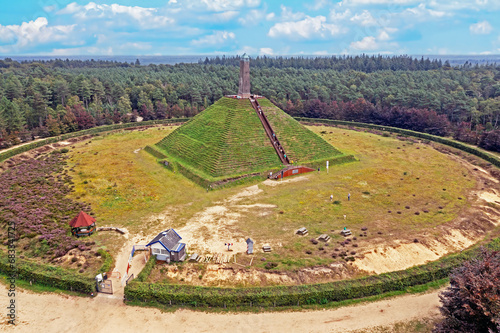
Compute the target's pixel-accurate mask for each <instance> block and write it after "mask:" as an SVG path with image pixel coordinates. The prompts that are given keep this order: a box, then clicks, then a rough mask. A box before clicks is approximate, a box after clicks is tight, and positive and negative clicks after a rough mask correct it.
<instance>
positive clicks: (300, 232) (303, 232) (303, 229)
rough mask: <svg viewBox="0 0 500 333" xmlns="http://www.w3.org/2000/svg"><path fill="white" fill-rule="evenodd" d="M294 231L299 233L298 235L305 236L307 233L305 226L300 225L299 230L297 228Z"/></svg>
mask: <svg viewBox="0 0 500 333" xmlns="http://www.w3.org/2000/svg"><path fill="white" fill-rule="evenodd" d="M295 233H296V234H297V235H300V236H305V235H307V234H308V233H309V231H308V230H307V229H306V228H305V227H302V228H300V229H299V230H297V231H296V232H295Z"/></svg>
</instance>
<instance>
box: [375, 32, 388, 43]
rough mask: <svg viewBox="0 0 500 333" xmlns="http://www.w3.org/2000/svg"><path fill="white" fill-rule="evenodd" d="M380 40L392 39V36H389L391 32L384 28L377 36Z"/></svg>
mask: <svg viewBox="0 0 500 333" xmlns="http://www.w3.org/2000/svg"><path fill="white" fill-rule="evenodd" d="M377 39H378V40H381V41H386V40H389V39H391V37H390V36H389V34H388V33H387V31H385V30H382V31H381V32H380V33H379V35H378V37H377Z"/></svg>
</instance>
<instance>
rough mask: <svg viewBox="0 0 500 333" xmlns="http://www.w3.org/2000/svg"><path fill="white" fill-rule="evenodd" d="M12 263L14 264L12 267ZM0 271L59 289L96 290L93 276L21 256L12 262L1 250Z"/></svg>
mask: <svg viewBox="0 0 500 333" xmlns="http://www.w3.org/2000/svg"><path fill="white" fill-rule="evenodd" d="M11 264H14V266H13V267H12V266H11ZM0 273H2V274H4V275H7V276H15V277H16V279H20V280H24V281H30V282H32V283H37V284H41V285H46V286H51V287H55V288H59V289H65V290H72V291H78V292H82V293H92V292H94V291H95V281H94V279H93V278H91V277H87V276H82V275H81V274H79V273H77V272H73V271H70V270H67V269H63V268H61V267H57V266H52V265H47V264H40V263H35V262H32V261H27V260H23V259H21V258H16V259H15V263H10V262H9V258H8V256H7V254H5V253H3V252H0Z"/></svg>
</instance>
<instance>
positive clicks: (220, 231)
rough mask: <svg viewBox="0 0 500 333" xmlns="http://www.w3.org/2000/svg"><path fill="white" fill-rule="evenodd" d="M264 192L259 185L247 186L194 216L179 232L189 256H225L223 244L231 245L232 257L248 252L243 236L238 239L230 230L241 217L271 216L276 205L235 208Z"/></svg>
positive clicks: (257, 204) (238, 236) (225, 250)
mask: <svg viewBox="0 0 500 333" xmlns="http://www.w3.org/2000/svg"><path fill="white" fill-rule="evenodd" d="M261 192H263V190H261V189H260V188H259V186H258V185H253V186H249V187H247V188H245V189H243V190H242V191H241V192H239V193H238V194H236V195H233V196H231V197H229V198H227V199H225V200H223V201H222V202H217V203H216V205H214V206H210V207H207V208H205V209H204V210H203V211H201V212H199V213H197V214H195V215H194V216H193V217H192V218H191V219H189V221H188V222H187V223H186V225H185V226H184V227H182V228H180V229H179V230H178V232H179V234H180V235H182V237H183V241H185V242H186V243H187V244H189V252H191V253H192V252H197V253H198V254H215V253H228V251H227V246H226V245H225V243H232V244H233V245H232V246H231V249H232V250H233V252H232V253H233V254H234V253H244V252H246V250H247V243H246V242H245V240H246V238H245V237H246V235H237V234H235V233H234V232H233V231H232V230H231V227H232V226H233V225H235V224H236V222H238V220H239V219H240V218H241V216H242V215H243V214H257V215H260V216H264V215H268V214H270V210H271V209H273V208H275V207H276V206H275V205H270V204H264V203H255V204H251V205H238V204H237V203H238V202H239V201H241V200H243V199H246V198H249V197H253V196H256V195H258V194H259V193H261Z"/></svg>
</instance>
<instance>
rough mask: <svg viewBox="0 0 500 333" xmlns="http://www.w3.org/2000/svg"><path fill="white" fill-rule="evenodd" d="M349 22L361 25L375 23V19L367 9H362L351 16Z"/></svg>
mask: <svg viewBox="0 0 500 333" xmlns="http://www.w3.org/2000/svg"><path fill="white" fill-rule="evenodd" d="M351 22H354V23H356V24H359V25H361V26H363V27H369V26H374V25H377V21H376V20H375V18H374V17H373V16H372V14H371V13H370V12H369V11H367V10H364V11H363V12H362V13H361V14H356V15H354V16H353V17H351Z"/></svg>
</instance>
